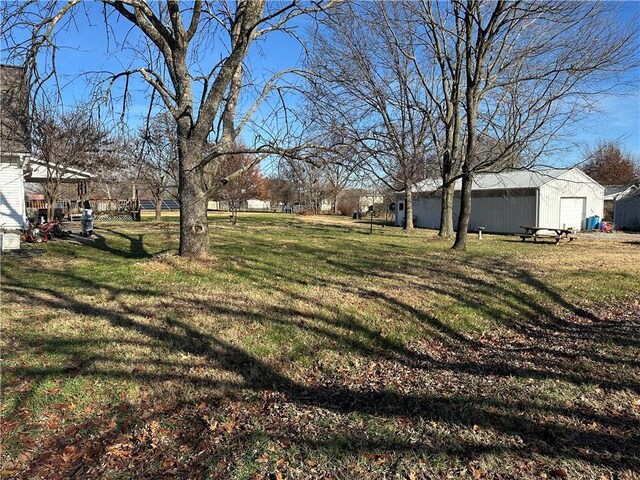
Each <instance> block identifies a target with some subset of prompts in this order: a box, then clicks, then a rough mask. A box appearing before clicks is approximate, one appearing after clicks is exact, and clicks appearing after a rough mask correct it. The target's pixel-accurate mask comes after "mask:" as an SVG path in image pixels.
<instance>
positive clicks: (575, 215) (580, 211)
mask: <svg viewBox="0 0 640 480" xmlns="http://www.w3.org/2000/svg"><path fill="white" fill-rule="evenodd" d="M586 200H587V199H586V198H584V197H572V198H561V199H560V227H561V228H575V229H577V230H581V229H582V225H583V221H584V219H585V203H586Z"/></svg>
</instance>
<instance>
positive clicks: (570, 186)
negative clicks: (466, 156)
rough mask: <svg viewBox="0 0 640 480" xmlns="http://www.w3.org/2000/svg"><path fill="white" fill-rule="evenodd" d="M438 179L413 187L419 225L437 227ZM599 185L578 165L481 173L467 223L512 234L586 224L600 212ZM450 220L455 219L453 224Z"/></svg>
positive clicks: (456, 200) (400, 200)
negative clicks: (526, 229) (523, 229)
mask: <svg viewBox="0 0 640 480" xmlns="http://www.w3.org/2000/svg"><path fill="white" fill-rule="evenodd" d="M439 187H440V184H439V183H438V182H435V181H433V180H427V181H424V182H421V183H420V184H418V185H417V186H416V188H415V189H414V192H415V193H414V195H413V197H414V205H413V211H414V222H415V225H416V226H418V227H423V228H439V227H440V205H441V199H440V190H439ZM459 188H460V182H459V181H458V184H457V185H456V197H455V198H454V206H453V207H454V222H455V223H457V217H458V213H459V210H460V197H459V194H460V192H459ZM397 203H398V214H397V215H396V223H397V225H402V224H403V222H404V212H405V208H404V203H405V199H404V195H403V194H401V195H400V196H399V198H398V202H397ZM603 209H604V187H602V186H601V185H600V184H598V183H597V182H595V181H594V180H593V179H592V178H590V177H589V176H587V175H586V174H584V173H583V172H582V171H581V170H579V169H577V168H571V169H552V170H536V171H533V170H509V171H504V172H500V173H481V174H477V175H476V177H475V178H474V184H473V190H472V204H471V220H470V223H469V228H470V229H471V230H475V229H476V228H478V227H485V228H486V231H487V232H495V233H512V232H517V231H520V225H536V226H541V227H549V228H559V227H562V226H563V225H565V226H567V227H572V228H575V229H583V228H585V223H586V218H587V217H590V216H592V215H599V216H600V217H602V214H603ZM455 223H454V224H455Z"/></svg>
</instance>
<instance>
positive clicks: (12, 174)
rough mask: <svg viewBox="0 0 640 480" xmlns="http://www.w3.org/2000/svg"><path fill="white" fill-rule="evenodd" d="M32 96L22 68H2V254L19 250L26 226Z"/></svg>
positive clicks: (0, 195)
mask: <svg viewBox="0 0 640 480" xmlns="http://www.w3.org/2000/svg"><path fill="white" fill-rule="evenodd" d="M28 106H29V93H28V87H27V82H26V78H25V72H24V70H23V69H22V68H20V67H13V66H9V65H0V231H1V232H2V235H0V238H1V242H2V246H1V248H2V249H3V250H6V249H16V248H20V234H19V233H18V232H17V230H19V229H21V228H23V227H24V224H25V221H26V219H25V191H24V177H23V175H24V168H25V167H26V165H27V163H28V161H29V158H30V148H29V124H28Z"/></svg>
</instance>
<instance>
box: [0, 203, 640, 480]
mask: <svg viewBox="0 0 640 480" xmlns="http://www.w3.org/2000/svg"><path fill="white" fill-rule="evenodd" d="M175 220H176V219H175V218H174V219H172V218H166V219H165V221H164V222H162V223H153V222H150V221H146V222H142V223H137V224H133V223H132V224H113V225H111V224H98V227H99V228H97V229H96V231H95V233H96V235H95V236H94V238H93V239H92V240H80V239H78V238H77V237H76V238H72V239H70V240H60V241H55V242H51V243H49V244H46V245H45V246H44V247H43V248H44V249H45V250H46V251H45V253H44V254H42V255H38V256H33V257H30V258H20V257H11V256H6V257H5V258H3V260H2V297H1V306H0V316H1V318H2V355H3V370H2V374H3V379H2V401H3V406H2V440H3V441H2V459H3V466H2V478H88V479H89V478H90V479H97V478H105V479H106V478H109V479H129V478H130V479H156V478H185V479H187V478H188V479H200V478H202V479H204V478H275V479H279V478H292V479H298V478H300V479H307V478H318V479H320V478H341V479H343V478H344V479H347V478H407V479H418V478H472V479H473V478H475V479H482V478H495V479H506V478H514V479H516V478H554V477H555V478H594V479H601V478H602V479H608V478H611V479H613V478H616V479H618V478H619V479H631V478H640V477H639V475H640V471H639V470H638V468H639V465H640V440H639V438H640V437H639V435H640V360H639V359H640V302H639V300H638V299H639V298H640V235H619V236H616V237H615V238H614V237H612V238H604V239H602V238H600V237H590V236H588V235H583V236H581V237H580V238H579V239H578V240H577V241H576V242H571V243H562V244H560V245H558V246H555V245H551V244H533V243H521V242H520V241H519V239H518V238H515V237H500V236H490V235H488V236H487V235H485V239H484V240H483V241H478V240H477V239H475V238H473V239H470V244H469V249H468V252H466V253H463V254H461V253H455V252H452V251H451V250H450V249H449V246H450V242H448V241H442V240H440V239H439V238H438V237H437V236H436V235H435V233H434V232H431V231H425V230H421V231H416V232H412V233H406V232H403V231H402V230H400V229H397V228H393V227H382V226H379V225H377V226H375V229H374V234H373V235H369V234H368V224H357V223H354V222H353V221H351V220H341V219H335V218H327V217H323V218H319V217H294V216H291V215H272V214H254V215H250V214H244V215H243V214H240V216H239V224H238V225H237V226H235V227H234V226H231V225H230V224H229V220H228V218H227V217H226V216H225V215H216V216H213V217H212V218H211V224H212V228H211V244H212V250H211V257H210V259H208V260H206V261H198V262H195V261H189V260H185V259H182V258H179V257H176V256H174V255H172V254H173V253H175V252H176V249H177V243H178V226H177V223H176V221H175Z"/></svg>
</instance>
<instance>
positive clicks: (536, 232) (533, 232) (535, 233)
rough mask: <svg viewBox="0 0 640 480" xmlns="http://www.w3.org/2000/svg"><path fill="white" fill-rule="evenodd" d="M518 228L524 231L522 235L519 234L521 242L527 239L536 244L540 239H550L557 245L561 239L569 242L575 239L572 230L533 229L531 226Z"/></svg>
mask: <svg viewBox="0 0 640 480" xmlns="http://www.w3.org/2000/svg"><path fill="white" fill-rule="evenodd" d="M520 228H523V229H524V233H521V234H520V238H521V239H522V241H523V242H524V241H525V240H526V239H527V238H532V239H533V241H534V242H536V243H537V242H538V240H541V239H552V240H555V242H556V245H557V244H558V243H560V241H561V240H563V239H564V240H568V241H569V242H570V241H571V240H575V239H576V237H575V235H574V231H573V229H572V228H553V227H533V226H531V225H520ZM540 232H548V233H540ZM553 232H555V233H553Z"/></svg>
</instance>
